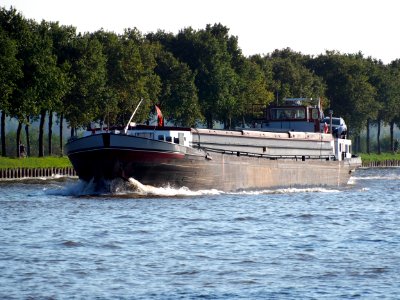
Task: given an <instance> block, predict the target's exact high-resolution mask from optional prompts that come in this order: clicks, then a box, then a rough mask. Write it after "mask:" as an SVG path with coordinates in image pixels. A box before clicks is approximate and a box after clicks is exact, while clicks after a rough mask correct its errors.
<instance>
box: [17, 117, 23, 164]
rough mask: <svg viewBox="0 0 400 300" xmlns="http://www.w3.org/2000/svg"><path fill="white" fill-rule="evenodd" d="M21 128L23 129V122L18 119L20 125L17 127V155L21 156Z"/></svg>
mask: <svg viewBox="0 0 400 300" xmlns="http://www.w3.org/2000/svg"><path fill="white" fill-rule="evenodd" d="M21 130H22V122H21V121H18V127H17V157H18V158H20V157H21V152H20V147H19V145H20V144H21Z"/></svg>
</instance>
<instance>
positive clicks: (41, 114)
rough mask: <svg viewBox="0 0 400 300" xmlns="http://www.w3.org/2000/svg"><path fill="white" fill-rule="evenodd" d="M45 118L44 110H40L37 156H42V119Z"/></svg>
mask: <svg viewBox="0 0 400 300" xmlns="http://www.w3.org/2000/svg"><path fill="white" fill-rule="evenodd" d="M45 118H46V111H45V110H42V111H41V112H40V123H39V157H43V156H44V144H43V136H44V135H43V131H44V120H45Z"/></svg>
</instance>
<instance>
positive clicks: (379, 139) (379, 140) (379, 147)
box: [376, 120, 381, 154]
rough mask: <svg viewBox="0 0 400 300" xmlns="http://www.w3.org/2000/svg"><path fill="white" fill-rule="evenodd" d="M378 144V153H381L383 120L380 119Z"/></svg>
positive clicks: (377, 135) (377, 136)
mask: <svg viewBox="0 0 400 300" xmlns="http://www.w3.org/2000/svg"><path fill="white" fill-rule="evenodd" d="M376 138H377V143H378V144H377V145H378V154H381V120H378V132H377V134H376Z"/></svg>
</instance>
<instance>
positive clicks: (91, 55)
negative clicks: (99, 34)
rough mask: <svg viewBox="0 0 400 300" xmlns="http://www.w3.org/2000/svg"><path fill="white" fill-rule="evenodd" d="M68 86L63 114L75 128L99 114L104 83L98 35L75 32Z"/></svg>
mask: <svg viewBox="0 0 400 300" xmlns="http://www.w3.org/2000/svg"><path fill="white" fill-rule="evenodd" d="M71 47H72V48H71V49H70V63H71V74H72V78H71V80H72V81H71V82H72V85H71V89H70V91H69V92H68V94H67V95H66V96H65V98H64V103H63V105H64V112H65V118H66V120H67V122H68V124H69V126H70V127H71V135H74V134H75V129H77V128H79V127H85V126H87V125H88V124H89V123H90V122H91V121H93V120H96V117H98V116H99V115H102V114H103V113H104V112H103V111H102V107H103V105H104V104H103V103H104V88H105V83H106V57H105V55H104V54H103V52H102V51H103V48H102V45H101V43H100V42H99V41H98V40H97V38H95V37H93V36H91V35H90V34H85V35H83V36H81V35H78V36H77V37H76V39H74V40H73V41H72V43H71Z"/></svg>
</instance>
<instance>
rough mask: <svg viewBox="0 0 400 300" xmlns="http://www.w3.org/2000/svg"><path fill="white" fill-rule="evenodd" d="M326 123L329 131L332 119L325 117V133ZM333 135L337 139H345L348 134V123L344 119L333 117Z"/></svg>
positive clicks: (322, 128) (322, 122)
mask: <svg viewBox="0 0 400 300" xmlns="http://www.w3.org/2000/svg"><path fill="white" fill-rule="evenodd" d="M325 123H326V124H327V125H328V129H329V126H330V124H331V119H330V117H325V118H323V119H322V120H321V131H324V126H325ZM332 134H333V135H335V136H336V137H343V136H345V135H346V134H347V126H346V122H345V121H344V120H343V119H342V118H337V117H332Z"/></svg>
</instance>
